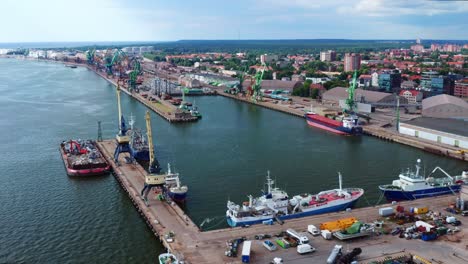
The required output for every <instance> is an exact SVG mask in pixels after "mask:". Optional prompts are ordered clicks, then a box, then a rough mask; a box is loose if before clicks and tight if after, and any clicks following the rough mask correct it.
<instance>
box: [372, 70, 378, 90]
mask: <svg viewBox="0 0 468 264" xmlns="http://www.w3.org/2000/svg"><path fill="white" fill-rule="evenodd" d="M371 76H372V82H371V85H372V87H378V86H379V73H377V72H373V73H372V74H371Z"/></svg>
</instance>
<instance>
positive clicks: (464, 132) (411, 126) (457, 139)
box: [399, 117, 468, 149]
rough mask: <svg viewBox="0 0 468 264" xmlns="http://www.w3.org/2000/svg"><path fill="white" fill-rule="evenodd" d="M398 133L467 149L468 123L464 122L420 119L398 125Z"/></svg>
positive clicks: (445, 119) (429, 118)
mask: <svg viewBox="0 0 468 264" xmlns="http://www.w3.org/2000/svg"><path fill="white" fill-rule="evenodd" d="M399 132H400V133H401V134H404V135H408V136H412V137H416V138H421V139H425V140H429V141H433V142H437V143H442V144H447V145H451V146H455V147H460V148H463V149H468V122H467V121H464V120H459V119H450V118H432V117H420V118H416V119H413V120H410V121H406V122H403V123H400V125H399Z"/></svg>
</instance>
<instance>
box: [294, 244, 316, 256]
mask: <svg viewBox="0 0 468 264" xmlns="http://www.w3.org/2000/svg"><path fill="white" fill-rule="evenodd" d="M314 251H315V248H313V247H312V246H311V245H309V244H302V245H298V246H297V253H299V254H307V253H311V252H314Z"/></svg>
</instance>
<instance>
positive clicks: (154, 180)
mask: <svg viewBox="0 0 468 264" xmlns="http://www.w3.org/2000/svg"><path fill="white" fill-rule="evenodd" d="M145 120H146V133H147V136H148V147H149V155H150V161H149V162H150V165H149V169H148V172H149V173H148V174H146V175H145V186H144V187H143V190H141V196H142V197H143V200H144V201H145V203H146V205H148V200H147V197H148V193H149V192H150V191H151V189H152V188H153V187H161V188H162V189H163V191H164V184H165V183H166V174H164V173H161V167H160V166H159V162H158V160H157V159H156V158H155V157H154V146H153V136H152V135H153V133H152V131H151V118H150V113H149V111H148V110H147V111H146V115H145Z"/></svg>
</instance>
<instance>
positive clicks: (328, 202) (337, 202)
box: [226, 172, 364, 227]
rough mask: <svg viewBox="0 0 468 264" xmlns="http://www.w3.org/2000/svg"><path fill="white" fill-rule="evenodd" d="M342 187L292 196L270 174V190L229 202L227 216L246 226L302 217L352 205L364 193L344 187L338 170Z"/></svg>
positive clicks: (338, 209)
mask: <svg viewBox="0 0 468 264" xmlns="http://www.w3.org/2000/svg"><path fill="white" fill-rule="evenodd" d="M338 178H339V189H332V190H327V191H322V192H319V193H318V194H307V193H306V194H300V195H296V196H294V197H293V198H292V199H289V196H288V194H287V193H286V192H285V191H283V190H281V189H279V188H276V187H273V184H274V181H273V180H272V179H271V178H270V173H269V172H268V175H267V181H266V185H267V192H265V193H263V195H262V196H260V197H258V198H255V199H254V198H253V197H252V196H251V195H249V201H248V202H244V203H243V204H242V205H237V204H235V203H233V202H231V201H228V202H227V211H226V217H227V222H228V224H229V225H230V226H232V227H235V226H247V225H251V224H258V223H262V222H264V221H272V220H276V221H277V222H281V221H282V220H286V219H292V218H300V217H305V216H310V215H317V214H324V213H331V212H338V211H342V210H346V209H347V208H352V207H353V206H354V204H355V203H356V202H357V200H358V199H359V198H360V197H361V196H362V195H363V194H364V190H363V189H361V188H344V189H343V188H342V186H341V174H340V173H338Z"/></svg>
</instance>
